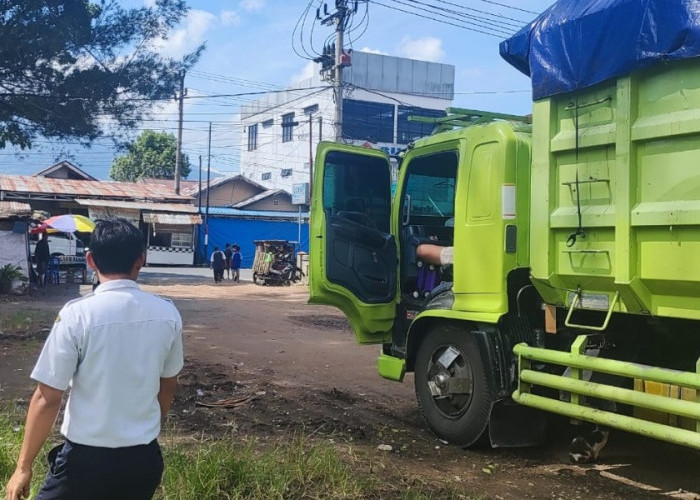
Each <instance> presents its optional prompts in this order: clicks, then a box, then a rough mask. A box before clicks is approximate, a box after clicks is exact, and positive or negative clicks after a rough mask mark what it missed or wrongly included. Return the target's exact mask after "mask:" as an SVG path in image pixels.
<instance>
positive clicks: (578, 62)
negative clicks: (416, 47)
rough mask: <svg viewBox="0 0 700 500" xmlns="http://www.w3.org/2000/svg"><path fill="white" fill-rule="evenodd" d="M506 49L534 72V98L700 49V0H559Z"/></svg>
mask: <svg viewBox="0 0 700 500" xmlns="http://www.w3.org/2000/svg"><path fill="white" fill-rule="evenodd" d="M500 52H501V56H502V57H503V58H504V59H505V60H506V61H508V62H509V63H510V64H512V65H513V66H515V67H516V68H517V69H518V70H520V71H522V72H523V73H525V74H526V75H528V76H530V77H531V78H532V94H533V99H535V100H536V99H542V98H545V97H548V96H551V95H555V94H560V93H563V92H571V91H575V90H578V89H582V88H586V87H589V86H591V85H595V84H597V83H600V82H603V81H605V80H607V79H609V78H616V77H619V76H623V75H626V74H629V73H631V72H633V71H635V70H638V69H642V68H646V67H649V66H651V65H652V64H654V63H656V62H658V61H665V60H675V59H687V58H690V57H696V56H698V55H700V2H699V1H698V0H559V1H558V2H557V3H555V4H554V5H552V6H551V7H550V8H549V9H547V10H546V11H544V12H543V13H542V14H540V15H539V16H538V17H537V18H536V19H535V20H534V21H532V22H531V23H530V24H528V25H527V26H525V27H524V28H522V29H521V30H520V31H518V32H517V33H516V34H515V35H513V36H512V37H511V38H509V39H508V40H506V41H504V42H501V45H500Z"/></svg>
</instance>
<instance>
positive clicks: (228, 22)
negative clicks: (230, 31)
mask: <svg viewBox="0 0 700 500" xmlns="http://www.w3.org/2000/svg"><path fill="white" fill-rule="evenodd" d="M219 17H220V19H221V24H222V25H223V26H236V25H237V24H239V23H240V22H241V16H240V14H238V12H236V11H235V10H222V11H221V14H220V15H219Z"/></svg>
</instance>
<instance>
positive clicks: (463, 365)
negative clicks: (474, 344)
mask: <svg viewBox="0 0 700 500" xmlns="http://www.w3.org/2000/svg"><path fill="white" fill-rule="evenodd" d="M428 389H429V390H430V394H431V395H432V396H433V401H434V403H435V405H436V407H437V408H438V409H439V410H440V411H441V412H442V413H444V414H445V415H446V416H448V417H450V418H455V417H458V416H460V415H461V414H463V413H464V412H465V411H466V410H467V409H468V408H469V405H470V403H471V399H472V392H473V378H472V369H471V366H470V365H469V363H468V361H467V358H466V356H465V355H464V354H463V353H462V352H461V351H460V350H459V349H457V348H456V347H455V346H453V345H450V346H442V347H440V348H439V349H436V350H435V352H434V353H433V355H432V356H431V361H430V365H429V367H428Z"/></svg>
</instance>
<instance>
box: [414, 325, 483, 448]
mask: <svg viewBox="0 0 700 500" xmlns="http://www.w3.org/2000/svg"><path fill="white" fill-rule="evenodd" d="M486 366H488V363H487V362H486V360H484V359H482V356H481V349H480V348H479V344H478V340H477V338H476V336H475V335H473V334H472V333H470V332H467V331H464V330H461V329H458V328H454V327H445V326H444V325H442V326H438V327H435V328H433V329H432V330H431V331H429V332H428V334H427V335H426V337H425V338H424V339H423V341H422V342H421V344H420V346H419V348H418V352H417V355H416V364H415V376H414V379H415V387H416V398H417V400H418V406H419V407H420V411H421V414H422V415H423V419H424V420H425V422H426V423H427V424H428V427H430V430H432V431H433V433H435V435H437V436H438V437H439V438H441V439H444V440H446V441H448V442H450V443H452V444H456V445H459V446H465V447H467V446H471V445H473V444H474V443H476V442H477V441H478V440H479V438H480V437H481V436H482V434H483V433H484V431H485V430H486V427H487V425H488V421H489V414H490V412H491V406H492V405H493V402H494V400H495V393H496V391H495V389H494V384H493V381H492V380H493V377H490V376H489V373H487V371H486V368H485V367H486Z"/></svg>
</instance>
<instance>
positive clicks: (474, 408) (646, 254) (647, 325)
mask: <svg viewBox="0 0 700 500" xmlns="http://www.w3.org/2000/svg"><path fill="white" fill-rule="evenodd" d="M584 3H585V2H584ZM628 3H630V2H628ZM632 3H635V2H632ZM652 3H653V2H652ZM611 22H613V21H611ZM594 24H595V23H594ZM533 81H534V77H533ZM458 115H459V116H448V117H447V118H445V119H444V120H441V123H442V125H443V128H452V130H445V131H442V132H439V133H436V134H434V135H432V136H429V137H426V138H423V139H420V140H417V141H416V142H415V144H413V145H411V147H410V148H409V149H408V150H407V151H406V153H405V156H404V157H403V158H402V160H401V164H400V168H399V174H398V181H397V185H396V193H395V196H394V197H393V198H392V196H391V185H390V159H389V158H388V157H387V156H386V155H385V154H384V153H383V152H381V151H377V150H370V149H365V148H359V147H354V146H348V145H341V144H334V143H321V144H320V145H319V147H318V150H317V158H316V163H315V169H316V171H315V177H314V192H313V200H312V208H311V235H310V242H311V249H310V261H311V266H310V269H311V271H310V273H311V275H310V293H311V302H312V303H323V304H331V305H334V306H336V307H338V308H339V309H341V310H342V311H343V312H344V313H345V314H346V315H347V317H348V318H349V320H350V323H351V324H352V326H353V328H354V331H355V334H356V337H357V340H358V342H360V343H362V344H380V345H381V355H380V356H379V360H378V371H379V374H380V375H381V376H382V377H385V378H387V379H391V380H396V381H402V380H403V378H404V375H405V374H406V373H407V372H413V373H414V383H415V391H416V397H417V401H418V405H419V407H420V410H421V412H422V414H423V416H424V418H425V421H426V423H427V425H428V426H429V428H430V429H431V430H432V431H433V432H434V433H435V434H436V435H437V436H438V437H440V438H442V439H445V440H447V441H449V442H451V443H454V444H457V445H461V446H470V445H472V444H474V443H476V442H477V441H479V440H480V439H484V438H485V437H488V438H490V441H491V443H492V444H493V445H494V446H516V445H528V444H534V443H537V442H539V441H540V440H541V438H542V435H543V431H544V422H545V418H544V416H545V415H546V412H551V413H556V414H560V415H565V416H568V417H570V418H572V419H576V420H579V421H588V422H593V423H596V424H601V425H604V426H607V427H612V428H620V429H624V430H626V431H630V432H636V433H639V434H642V435H646V436H649V437H653V438H657V439H662V440H665V441H669V442H673V443H677V444H681V445H685V446H689V447H693V448H696V449H700V392H699V390H700V360H699V359H698V358H700V258H699V257H698V256H700V167H699V165H700V64H699V63H698V59H697V58H695V59H692V58H691V59H679V60H677V61H664V62H663V63H659V64H648V65H646V66H644V67H640V68H639V69H636V70H634V71H632V72H628V73H624V74H620V75H618V76H616V77H614V78H605V79H603V81H600V82H594V83H592V84H590V85H586V86H585V87H583V88H577V89H575V90H574V91H569V92H560V93H554V94H553V95H548V96H546V97H541V98H539V99H536V100H535V102H534V105H533V113H532V117H531V120H530V119H529V117H528V119H523V120H520V121H519V120H517V119H513V118H512V117H503V116H498V115H488V114H479V113H476V112H472V111H466V110H462V111H460V112H459V113H458ZM504 118H505V119H504ZM438 121H440V120H438ZM530 121H531V123H530ZM426 242H430V243H433V244H437V245H445V246H453V247H454V262H453V265H451V266H447V267H442V268H440V267H431V266H430V265H428V264H424V263H421V262H420V261H419V260H418V259H417V257H416V247H417V245H419V244H422V243H426ZM543 410H544V411H543Z"/></svg>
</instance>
